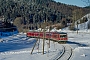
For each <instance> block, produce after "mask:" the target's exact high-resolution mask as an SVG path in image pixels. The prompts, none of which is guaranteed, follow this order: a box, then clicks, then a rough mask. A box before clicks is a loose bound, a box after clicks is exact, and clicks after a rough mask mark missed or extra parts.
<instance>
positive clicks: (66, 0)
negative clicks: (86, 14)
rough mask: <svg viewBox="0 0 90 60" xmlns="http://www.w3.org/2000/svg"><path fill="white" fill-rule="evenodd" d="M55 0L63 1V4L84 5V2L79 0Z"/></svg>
mask: <svg viewBox="0 0 90 60" xmlns="http://www.w3.org/2000/svg"><path fill="white" fill-rule="evenodd" d="M55 1H57V2H61V3H65V4H69V5H76V6H79V7H84V6H85V2H83V1H81V0H55Z"/></svg>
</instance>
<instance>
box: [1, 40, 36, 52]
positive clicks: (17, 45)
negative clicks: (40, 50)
mask: <svg viewBox="0 0 90 60" xmlns="http://www.w3.org/2000/svg"><path fill="white" fill-rule="evenodd" d="M35 42H36V40H35V39H34V40H31V41H24V42H20V41H19V42H9V43H8V42H7V43H0V52H6V51H12V50H18V49H24V48H32V46H33V44H34V43H35Z"/></svg>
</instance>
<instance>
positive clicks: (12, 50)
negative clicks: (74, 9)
mask: <svg viewBox="0 0 90 60" xmlns="http://www.w3.org/2000/svg"><path fill="white" fill-rule="evenodd" d="M64 32H67V33H68V42H67V43H66V44H65V45H70V46H71V47H72V49H73V53H72V57H71V59H70V60H90V52H89V51H90V31H89V30H88V31H85V30H84V32H82V31H79V33H78V34H77V33H76V31H68V30H65V31H64ZM36 40H37V39H36V38H27V37H26V35H25V34H23V33H21V34H20V33H19V34H17V35H13V36H8V37H4V38H1V39H0V60H20V59H21V60H53V59H55V58H56V57H57V56H59V55H60V54H61V53H62V51H63V46H62V44H58V43H57V42H52V41H51V42H50V43H51V45H50V48H48V42H49V41H48V40H46V41H45V51H44V54H43V53H42V41H43V40H42V39H40V41H38V42H37V44H36V46H35V48H34V51H33V53H32V54H31V51H32V48H33V46H34V44H35V42H36ZM38 46H39V47H38Z"/></svg>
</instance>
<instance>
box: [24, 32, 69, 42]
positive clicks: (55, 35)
mask: <svg viewBox="0 0 90 60" xmlns="http://www.w3.org/2000/svg"><path fill="white" fill-rule="evenodd" d="M26 35H27V37H35V38H38V37H39V38H45V39H50V40H54V41H61V42H66V41H67V40H68V37H67V33H65V32H45V33H44V32H34V31H30V32H27V34H26Z"/></svg>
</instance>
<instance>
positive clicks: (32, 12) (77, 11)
mask: <svg viewBox="0 0 90 60" xmlns="http://www.w3.org/2000/svg"><path fill="white" fill-rule="evenodd" d="M87 13H90V8H85V7H78V6H73V5H67V4H64V3H60V2H55V1H54V0H0V18H4V21H8V22H11V21H12V22H13V23H14V24H15V25H16V26H17V28H18V30H19V31H23V30H28V29H37V28H39V27H43V26H44V25H45V26H50V25H54V24H57V23H60V24H61V26H60V28H63V27H65V26H67V23H68V22H73V21H75V20H77V19H80V18H81V17H82V16H84V15H86V14H87ZM75 17H76V18H75ZM44 23H45V24H44Z"/></svg>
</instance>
